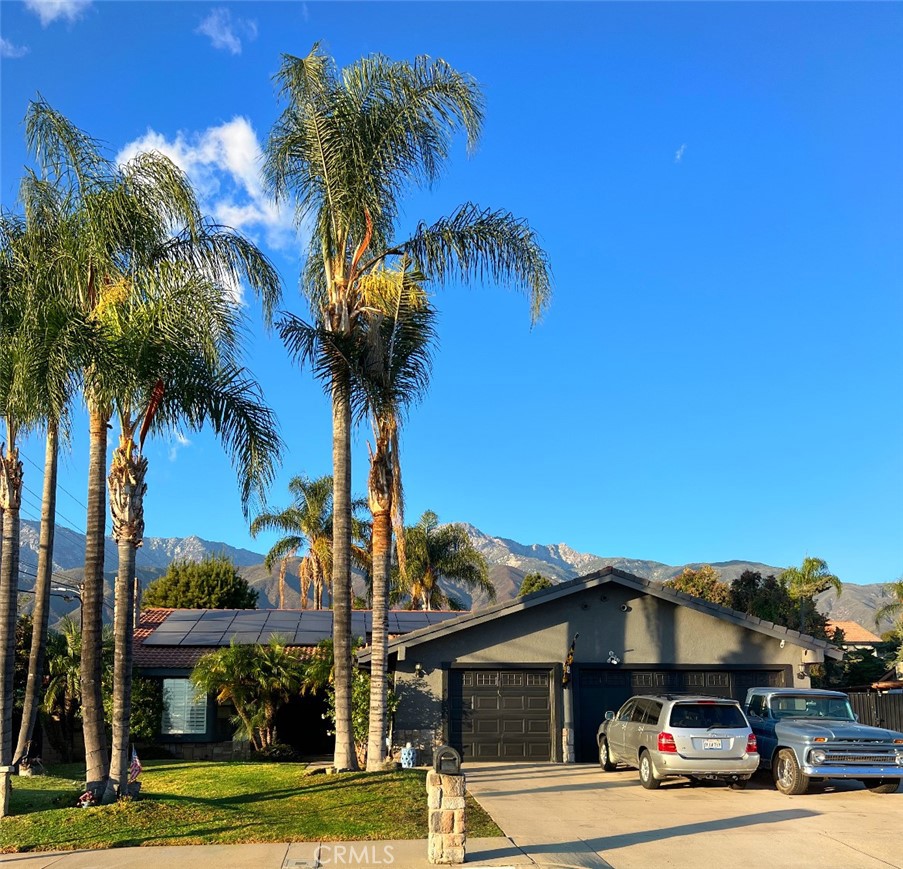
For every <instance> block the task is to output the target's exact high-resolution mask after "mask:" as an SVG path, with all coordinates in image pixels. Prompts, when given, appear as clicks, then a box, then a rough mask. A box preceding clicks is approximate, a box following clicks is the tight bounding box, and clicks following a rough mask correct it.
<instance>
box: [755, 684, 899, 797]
mask: <svg viewBox="0 0 903 869" xmlns="http://www.w3.org/2000/svg"><path fill="white" fill-rule="evenodd" d="M744 711H745V712H746V716H747V718H748V719H749V723H750V726H751V727H752V730H753V733H755V735H756V741H757V743H758V746H759V754H760V755H761V758H762V761H761V766H762V767H763V768H764V769H771V771H772V774H773V776H774V782H775V786H776V787H777V789H778V790H779V791H781V793H784V794H803V793H805V792H806V791H807V790H808V788H809V783H810V781H812V780H813V779H826V778H835V779H836V778H852V779H858V780H859V781H861V782H863V784H865V786H866V787H868V788H869V790H872V791H874V792H876V793H893V792H894V791H896V790H897V789H898V788H899V786H900V782H901V780H903V733H899V732H897V731H894V730H885V729H884V728H881V727H869V726H867V725H865V724H860V723H859V722H858V721H857V720H856V716H855V715H854V714H853V710H852V709H851V708H850V702H849V698H848V697H847V695H846V694H843V693H842V692H840V691H821V690H817V689H805V688H750V690H749V692H748V693H747V695H746V701H745V703H744Z"/></svg>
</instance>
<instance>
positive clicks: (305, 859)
mask: <svg viewBox="0 0 903 869" xmlns="http://www.w3.org/2000/svg"><path fill="white" fill-rule="evenodd" d="M580 856H581V857H582V856H583V855H580ZM593 856H595V855H593ZM549 857H550V859H548V860H546V859H543V858H542V856H540V855H537V854H535V853H534V854H533V857H532V858H531V857H530V856H528V855H527V854H525V853H524V852H523V851H522V850H521V849H520V848H518V847H517V845H515V844H514V842H513V841H512V840H511V839H508V838H506V837H503V836H499V837H496V838H491V839H470V840H468V842H467V863H466V866H467V867H468V869H478V867H481V866H486V867H494V869H504V867H514V866H518V867H528V866H536V865H542V864H544V863H546V864H551V863H554V864H555V865H556V866H562V865H563V864H562V863H561V862H560V855H549ZM572 865H574V866H580V867H589V869H593V867H596V869H604V867H606V866H607V865H608V864H606V863H604V862H603V861H601V860H599V861H598V862H586V858H585V857H584V859H582V860H580V861H579V862H575V863H573V864H572ZM0 866H3V867H4V869H5V867H7V866H8V867H10V869H50V867H53V869H157V867H167V869H178V867H182V866H191V869H319V867H323V869H352V867H353V869H390V867H391V869H431V867H430V863H429V862H428V861H427V859H426V839H413V840H412V839H408V840H402V841H395V842H293V843H290V844H285V843H282V844H265V845H179V846H176V845H169V846H164V847H147V848H110V849H108V850H105V851H31V852H28V853H24V854H0Z"/></svg>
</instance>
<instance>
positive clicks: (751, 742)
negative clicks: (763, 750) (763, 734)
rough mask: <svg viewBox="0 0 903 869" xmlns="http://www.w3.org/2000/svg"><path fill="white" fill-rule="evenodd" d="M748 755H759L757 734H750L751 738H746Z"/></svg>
mask: <svg viewBox="0 0 903 869" xmlns="http://www.w3.org/2000/svg"><path fill="white" fill-rule="evenodd" d="M746 753H747V754H758V753H759V746H758V744H757V743H756V734H755V733H750V734H749V736H747V737H746Z"/></svg>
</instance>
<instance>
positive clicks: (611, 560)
mask: <svg viewBox="0 0 903 869" xmlns="http://www.w3.org/2000/svg"><path fill="white" fill-rule="evenodd" d="M459 524H461V525H463V526H464V528H465V529H466V531H467V533H468V535H469V537H470V539H471V541H472V542H473V544H474V546H475V548H476V549H477V550H478V551H479V552H480V553H481V554H482V555H483V557H484V558H486V561H487V563H488V564H489V574H490V579H491V580H492V582H493V584H494V586H495V588H496V600H497V601H504V600H510V599H512V598H514V597H516V596H517V593H518V591H519V589H520V584H521V582H522V581H523V578H524V576H525V575H526V574H528V573H533V572H539V573H542V574H543V575H545V576H548V577H549V579H551V580H552V581H553V582H566V581H567V580H570V579H574V578H576V577H578V576H583V575H585V574H587V573H592V572H593V571H595V570H600V569H602V568H603V567H607V566H609V565H610V566H612V567H616V568H619V569H621V570H624V571H626V572H628V573H632V574H634V575H636V576H640V577H642V578H644V579H651V580H653V581H655V582H667V581H668V580H669V579H673V578H674V577H676V576H679V575H680V573H681V572H682V571H683V570H684V568H686V567H692V568H699V567H700V566H702V564H711V565H712V567H714V568H715V569H716V570H718V571H719V572H720V573H721V578H722V579H723V580H724V581H725V582H731V581H732V580H733V579H735V578H736V577H738V576H739V575H740V574H741V573H743V571H745V570H753V571H758V572H759V573H761V574H762V575H763V576H767V575H768V574H775V575H777V574H779V573H780V572H781V571H782V570H783V569H784V568H782V567H777V566H774V565H769V564H765V563H763V562H758V561H746V560H742V559H731V560H729V561H721V562H692V563H690V564H681V565H669V564H664V563H663V562H659V561H652V560H648V559H637V558H624V557H621V556H611V557H607V556H600V555H595V554H592V553H586V552H578V551H577V550H575V549H574V548H573V547H571V546H569V545H568V544H567V543H553V544H540V543H532V544H524V543H520V542H518V541H516V540H511V539H509V538H505V537H496V536H492V535H489V534H486V533H485V532H483V531H481V530H480V529H479V528H477V527H476V526H474V525H471V524H469V523H465V522H462V523H459ZM38 530H39V527H38V523H37V522H34V521H31V520H23V521H22V534H21V546H20V560H21V564H22V567H23V578H26V579H27V578H28V577H33V575H34V572H35V568H36V565H37V551H38ZM84 549H85V537H84V535H83V534H80V533H78V532H77V531H73V530H72V529H70V528H66V527H64V526H59V527H58V528H57V533H56V541H55V544H54V559H53V563H54V567H53V569H54V573H55V577H56V580H59V582H60V583H63V584H66V585H75V584H77V583H78V582H80V580H81V576H82V569H83V565H84ZM104 551H105V561H106V565H107V567H111V566H114V565H115V564H116V558H117V551H116V544H115V543H114V542H113V540H112V538H110V537H107V538H106V543H105V550H104ZM219 553H222V554H225V555H227V556H228V557H229V558H231V559H232V560H233V561H234V562H235V564H236V565H237V566H238V568H239V571H240V572H241V573H242V575H243V576H245V578H246V579H247V580H248V581H249V583H250V584H251V585H252V587H254V588H256V589H257V591H258V593H259V598H260V604H259V605H260V606H264V607H265V606H277V605H278V600H279V591H278V579H277V577H276V575H275V573H273V574H270V573H269V572H267V571H266V569H265V568H264V567H263V560H264V556H263V554H262V553H259V552H253V551H252V550H249V549H243V548H240V547H235V546H231V545H229V544H228V543H224V542H220V541H209V540H205V539H203V538H201V537H198V536H197V535H189V536H187V537H147V538H145V541H144V545H143V546H141V547H140V548H139V549H138V552H137V559H136V561H137V567H138V573H139V577H140V579H141V582H142V585H147V584H148V583H149V582H150V581H152V580H153V579H154V578H156V577H157V576H159V575H160V574H162V573H163V572H165V570H166V568H167V567H168V566H169V564H170V563H171V562H172V561H173V560H175V559H177V558H181V559H189V560H192V561H198V560H200V559H202V558H204V557H205V556H207V555H212V554H219ZM297 564H298V560H297V559H293V560H292V561H291V562H290V564H289V569H288V574H287V585H288V588H287V590H286V606H287V607H290V608H291V607H298V606H300V591H299V586H298V575H297ZM113 576H114V574H113V573H112V572H109V571H108V572H107V573H106V574H105V577H106V584H107V586H108V595H107V596H108V600H109V601H110V603H112V579H113ZM21 585H22V586H24V585H25V583H24V582H23V583H21ZM354 585H355V593H356V594H358V595H363V594H364V593H365V588H364V585H363V580H362V578H361V577H355V581H354ZM448 586H449V591H450V592H451V593H452V594H453V595H454V597H456V598H457V599H458V600H459V601H460V602H461V603H462V604H463V605H464V606H465V607H467V608H471V607H474V606H475V607H482V606H486V605H487V604H488V603H489V599H488V598H487V596H486V595H485V593H482V592H478V593H477V594H476V595H472V594H471V593H470V591H469V590H468V589H467V588H465V587H463V586H462V585H460V584H459V583H449V584H448ZM26 593H27V589H26ZM889 601H890V597H889V596H888V595H887V593H886V592H885V590H884V584H883V583H871V584H863V585H857V584H855V583H848V584H846V585H845V586H844V592H843V593H842V594H841V596H840V597H837V595H836V594H835V593H834V592H833V591H830V592H825V593H823V594H822V595H819V596H818V598H817V599H816V602H817V605H818V608H819V610H820V611H821V612H823V613H824V614H826V615H828V616H829V617H830V618H833V619H835V620H848V621H855V622H858V623H859V624H861V625H862V626H863V627H866V628H868V629H869V630H876V626H875V612H876V611H877V609H878V608H879V607H881V606H882V605H884V604H885V603H888V602H889ZM71 603H72V601H71V599H70V600H69V601H65V600H63V599H62V598H55V599H54V601H53V607H52V609H53V617H54V620H57V619H58V618H60V617H61V616H62V615H64V614H65V613H67V612H70V611H71V610H72V606H71ZM889 627H890V621H889V620H887V621H882V624H881V626H880V627H879V628H877V632H878V633H881V632H882V631H884V630H887V629H888V628H889Z"/></svg>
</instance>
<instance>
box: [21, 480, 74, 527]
mask: <svg viewBox="0 0 903 869" xmlns="http://www.w3.org/2000/svg"><path fill="white" fill-rule="evenodd" d="M22 488H23V489H25V491H26V492H29V493H30V494H31V495H32V497H34V498H37V499H38V504H37V505H32V506H33V507H34V508H35V509H37V511H38V512H39V513H40V512H41V507H40V503H41V496H40V495H39V494H38V493H37V492H35V491H33V490H32V489H29V488H28V486H26V485H25V484H24V483H23V484H22ZM55 512H56V515H57V516H59V517H60V519H65V520H66V521H67V522H68V523H69V524H70V525H71V526H72V527H73V528H75V529H78V530H79V532H80V533H81V534H84V533H85V532H84V531H81V529H79V526H78V524H77V523H75V522H73V521H72V520H71V519H70V518H69V517H68V516H66V515H65V514H64V513H62V512H61V511H60V510H59V509H58V508H57V509H56V510H55Z"/></svg>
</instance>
